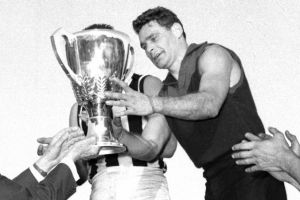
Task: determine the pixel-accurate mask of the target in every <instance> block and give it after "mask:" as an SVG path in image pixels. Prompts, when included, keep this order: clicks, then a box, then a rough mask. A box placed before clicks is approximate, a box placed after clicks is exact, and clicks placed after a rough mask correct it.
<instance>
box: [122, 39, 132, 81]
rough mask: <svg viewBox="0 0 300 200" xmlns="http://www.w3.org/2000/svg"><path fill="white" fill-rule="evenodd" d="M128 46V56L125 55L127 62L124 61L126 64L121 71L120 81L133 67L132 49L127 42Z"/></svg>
mask: <svg viewBox="0 0 300 200" xmlns="http://www.w3.org/2000/svg"><path fill="white" fill-rule="evenodd" d="M128 48H129V49H128V51H129V52H128V57H127V62H126V64H127V66H126V67H124V68H125V69H124V73H122V74H123V76H122V78H121V80H122V81H124V80H125V79H126V78H127V76H128V75H129V74H130V72H131V70H132V68H133V63H134V49H133V47H132V46H131V45H130V44H129V47H128Z"/></svg>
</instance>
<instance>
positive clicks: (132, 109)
mask: <svg viewBox="0 0 300 200" xmlns="http://www.w3.org/2000/svg"><path fill="white" fill-rule="evenodd" d="M110 80H111V81H113V82H115V83H116V84H117V85H119V86H121V87H122V88H123V90H124V91H125V93H118V92H109V91H106V92H105V93H104V94H105V96H106V97H108V98H110V100H107V101H106V104H107V105H111V106H119V107H126V110H124V111H122V112H119V113H118V115H116V117H120V116H124V115H140V116H144V115H149V114H152V113H153V107H152V103H151V99H150V98H151V97H149V96H147V95H145V94H142V93H140V92H137V91H135V90H133V89H131V88H130V87H129V86H128V85H127V84H126V83H125V82H123V81H121V80H119V79H118V78H110Z"/></svg>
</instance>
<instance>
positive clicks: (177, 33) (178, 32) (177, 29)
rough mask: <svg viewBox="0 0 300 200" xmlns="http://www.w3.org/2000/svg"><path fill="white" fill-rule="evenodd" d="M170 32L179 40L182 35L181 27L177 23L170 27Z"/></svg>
mask: <svg viewBox="0 0 300 200" xmlns="http://www.w3.org/2000/svg"><path fill="white" fill-rule="evenodd" d="M171 30H172V32H173V34H174V35H175V36H176V37H177V38H180V37H181V36H182V34H183V29H182V26H181V25H180V24H179V23H177V22H175V23H174V24H173V25H172V27H171Z"/></svg>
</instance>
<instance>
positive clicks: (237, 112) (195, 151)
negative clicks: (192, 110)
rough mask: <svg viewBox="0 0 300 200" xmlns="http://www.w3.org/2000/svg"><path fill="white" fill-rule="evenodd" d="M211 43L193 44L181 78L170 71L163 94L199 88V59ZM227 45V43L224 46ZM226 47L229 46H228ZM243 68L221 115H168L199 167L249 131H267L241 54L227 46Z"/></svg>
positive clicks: (186, 58) (181, 92)
mask: <svg viewBox="0 0 300 200" xmlns="http://www.w3.org/2000/svg"><path fill="white" fill-rule="evenodd" d="M209 45H211V44H208V43H207V42H205V43H202V44H200V45H199V44H191V45H190V46H189V47H188V49H187V52H186V54H185V57H184V59H183V60H182V63H181V67H180V71H179V77H178V81H177V80H176V79H175V78H174V77H173V76H172V75H171V74H170V73H169V74H168V75H167V77H166V79H165V80H164V86H163V88H162V90H161V91H160V96H174V97H177V96H182V95H185V94H189V93H195V92H198V90H199V84H200V80H201V75H200V74H199V72H198V67H197V63H198V60H199V58H200V56H201V55H202V53H203V52H204V51H205V48H206V47H207V46H209ZM224 48H225V47H224ZM225 49H227V48H225ZM227 51H228V52H229V53H230V54H231V56H232V58H233V59H234V60H235V61H236V62H237V63H238V64H239V66H240V68H241V77H240V80H239V82H238V83H237V84H236V85H234V86H233V87H231V88H230V89H229V92H228V94H227V97H226V99H225V101H224V103H223V105H222V107H221V109H220V111H219V114H218V116H216V117H215V118H210V119H206V120H183V119H178V118H173V117H168V116H167V117H166V118H167V121H168V124H169V126H170V128H171V130H172V131H173V133H174V134H175V136H176V138H177V140H178V142H179V143H180V144H181V145H182V147H183V148H184V149H185V151H186V152H187V154H188V155H189V157H190V158H191V160H192V161H193V162H194V164H195V166H196V167H202V166H204V165H206V164H209V163H210V162H212V161H216V160H218V158H219V157H222V156H223V155H228V154H229V153H230V152H231V147H232V146H233V145H234V144H236V143H239V142H240V141H241V140H242V139H243V138H244V134H245V133H246V132H252V133H254V134H257V133H260V132H264V127H263V124H262V122H261V120H260V118H259V116H258V114H257V111H256V107H255V104H254V100H253V98H252V95H251V92H250V88H249V85H248V82H247V79H246V77H245V74H244V71H243V68H242V63H241V61H240V59H239V58H238V56H237V55H236V54H235V53H234V52H233V51H231V50H230V49H227Z"/></svg>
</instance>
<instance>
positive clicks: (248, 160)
mask: <svg viewBox="0 0 300 200" xmlns="http://www.w3.org/2000/svg"><path fill="white" fill-rule="evenodd" d="M235 163H236V164H237V165H251V164H255V163H256V162H255V159H254V158H245V159H240V160H236V161H235Z"/></svg>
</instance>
